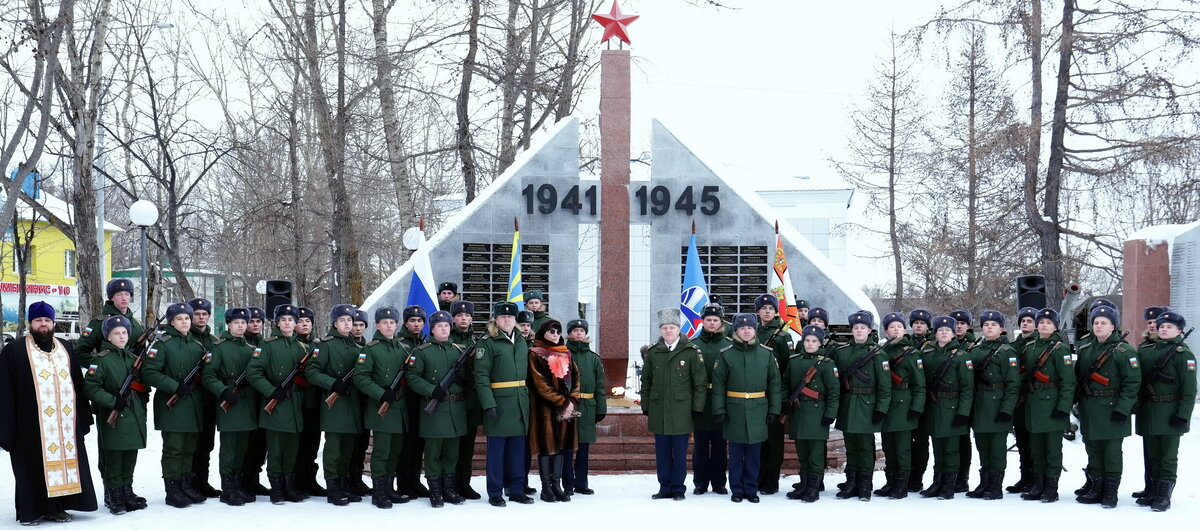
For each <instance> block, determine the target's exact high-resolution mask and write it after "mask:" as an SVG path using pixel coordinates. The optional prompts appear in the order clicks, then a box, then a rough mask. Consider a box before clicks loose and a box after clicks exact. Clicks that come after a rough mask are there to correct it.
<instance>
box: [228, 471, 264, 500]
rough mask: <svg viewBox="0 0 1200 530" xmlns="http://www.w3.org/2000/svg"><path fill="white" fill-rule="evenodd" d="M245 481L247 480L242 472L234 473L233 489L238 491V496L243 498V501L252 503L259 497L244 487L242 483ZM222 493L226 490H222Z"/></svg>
mask: <svg viewBox="0 0 1200 530" xmlns="http://www.w3.org/2000/svg"><path fill="white" fill-rule="evenodd" d="M244 483H245V481H244V480H243V479H242V474H241V473H234V474H233V490H234V492H236V493H237V496H238V498H239V499H241V500H242V503H243V504H250V503H252V502H254V501H257V500H258V497H255V496H254V494H253V493H250V492H248V491H246V489H245V488H244V487H242V484H244ZM222 488H224V486H222ZM221 493H224V491H223V490H222V492H221Z"/></svg>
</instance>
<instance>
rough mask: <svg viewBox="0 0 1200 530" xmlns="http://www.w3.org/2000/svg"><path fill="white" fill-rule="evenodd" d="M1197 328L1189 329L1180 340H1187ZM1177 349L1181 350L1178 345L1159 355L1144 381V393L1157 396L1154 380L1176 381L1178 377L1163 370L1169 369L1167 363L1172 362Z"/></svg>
mask: <svg viewBox="0 0 1200 530" xmlns="http://www.w3.org/2000/svg"><path fill="white" fill-rule="evenodd" d="M1195 330H1196V328H1192V329H1189V330H1187V333H1184V334H1183V338H1182V339H1180V340H1179V342H1181V343H1182V342H1184V341H1186V340H1187V338H1188V335H1191V334H1192V332H1193V331H1195ZM1177 351H1179V348H1178V347H1175V348H1171V349H1169V350H1167V353H1164V354H1163V356H1162V357H1159V358H1158V361H1157V362H1155V363H1154V368H1151V369H1150V375H1149V377H1146V378H1145V379H1144V380H1143V381H1142V391H1143V393H1144V394H1146V395H1148V396H1157V395H1158V392H1157V391H1155V390H1154V381H1155V380H1158V381H1162V382H1164V383H1174V382H1175V379H1176V378H1175V377H1173V376H1169V375H1167V374H1164V373H1163V370H1166V369H1167V364H1168V363H1170V362H1171V358H1172V357H1174V356H1175V352H1177Z"/></svg>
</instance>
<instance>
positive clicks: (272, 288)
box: [263, 280, 292, 320]
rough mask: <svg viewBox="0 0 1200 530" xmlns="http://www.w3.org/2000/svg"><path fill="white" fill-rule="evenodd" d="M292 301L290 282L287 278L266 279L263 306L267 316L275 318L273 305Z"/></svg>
mask: <svg viewBox="0 0 1200 530" xmlns="http://www.w3.org/2000/svg"><path fill="white" fill-rule="evenodd" d="M291 303H292V282H289V281H287V280H267V292H266V300H264V303H263V308H264V309H266V310H267V318H268V319H271V320H274V319H275V306H280V305H284V304H291Z"/></svg>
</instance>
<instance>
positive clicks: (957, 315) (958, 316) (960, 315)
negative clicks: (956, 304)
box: [948, 309, 975, 326]
mask: <svg viewBox="0 0 1200 530" xmlns="http://www.w3.org/2000/svg"><path fill="white" fill-rule="evenodd" d="M948 316H949V317H950V318H953V319H954V320H957V321H959V322H966V323H967V325H968V326H970V325H971V323H972V322H974V321H975V318H974V317H973V316H972V315H971V312H970V311H967V310H966V309H955V310H954V311H951V312H950V314H949V315H948Z"/></svg>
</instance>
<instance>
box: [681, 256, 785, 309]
mask: <svg viewBox="0 0 1200 530" xmlns="http://www.w3.org/2000/svg"><path fill="white" fill-rule="evenodd" d="M681 252H682V253H681V255H680V263H681V264H683V265H685V266H686V264H687V247H682V249H681ZM696 253H697V254H699V256H700V263H701V264H702V265H701V267H700V268H701V270H702V271H703V272H704V278H705V281H707V282H708V289H709V293H711V294H715V295H720V296H721V298H722V299H723V300H722V301H723V302H724V303H723V304H722V305H723V306H724V308H725V313H726V314H733V313H753V312H754V300H755V299H756V298H758V295H760V294H762V293H765V292H767V277H768V274H769V271H770V267H769V266H768V263H769V261H768V260H769V256H768V255H767V247H766V246H762V245H746V246H733V245H717V246H697V247H696ZM680 279H681V280H682V275H681V276H680ZM681 284H682V283H681Z"/></svg>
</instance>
